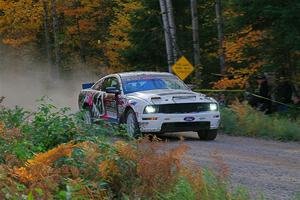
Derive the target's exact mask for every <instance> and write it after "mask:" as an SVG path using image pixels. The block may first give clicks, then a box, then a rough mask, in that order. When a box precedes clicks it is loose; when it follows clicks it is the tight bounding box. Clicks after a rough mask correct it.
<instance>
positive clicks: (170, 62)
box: [159, 0, 174, 73]
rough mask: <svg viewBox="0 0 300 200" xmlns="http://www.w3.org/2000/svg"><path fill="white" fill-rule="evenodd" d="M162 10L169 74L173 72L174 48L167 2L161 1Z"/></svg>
mask: <svg viewBox="0 0 300 200" xmlns="http://www.w3.org/2000/svg"><path fill="white" fill-rule="evenodd" d="M159 4H160V10H161V14H162V20H163V28H164V34H165V42H166V52H167V59H168V69H169V72H170V73H171V72H172V65H173V63H174V58H173V48H172V37H171V33H170V29H169V19H168V14H167V6H166V1H165V0H159Z"/></svg>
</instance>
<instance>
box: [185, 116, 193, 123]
mask: <svg viewBox="0 0 300 200" xmlns="http://www.w3.org/2000/svg"><path fill="white" fill-rule="evenodd" d="M194 120H195V117H185V118H184V121H187V122H192V121H194Z"/></svg>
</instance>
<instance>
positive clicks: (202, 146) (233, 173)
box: [162, 133, 300, 200]
mask: <svg viewBox="0 0 300 200" xmlns="http://www.w3.org/2000/svg"><path fill="white" fill-rule="evenodd" d="M179 135H183V136H184V138H185V141H184V143H185V144H187V145H188V146H189V147H190V150H189V152H188V155H189V156H191V158H192V159H193V160H194V162H196V163H197V164H199V165H201V166H202V167H213V166H214V165H215V164H214V161H213V160H214V159H213V156H212V155H213V154H217V155H218V156H220V157H221V158H222V159H223V161H224V162H225V163H226V165H228V167H229V173H230V175H229V177H230V181H231V184H232V186H233V187H237V186H242V187H246V188H248V190H249V191H250V194H251V196H252V197H253V198H254V199H256V198H258V196H259V194H264V196H265V197H266V198H267V199H276V200H277V199H279V200H285V199H294V198H295V196H296V194H297V193H300V143H292V142H289V143H283V142H275V141H270V140H262V139H254V138H247V137H232V136H226V135H219V136H218V137H217V139H216V140H215V141H211V142H205V141H199V140H198V139H197V137H196V134H195V133H180V134H175V133H172V134H167V135H166V136H163V137H162V139H167V140H168V141H169V143H168V146H169V145H170V146H173V145H176V144H177V143H178V142H179V140H178V139H177V138H178V136H179ZM298 198H299V197H298Z"/></svg>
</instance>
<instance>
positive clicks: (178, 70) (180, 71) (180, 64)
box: [172, 56, 194, 80]
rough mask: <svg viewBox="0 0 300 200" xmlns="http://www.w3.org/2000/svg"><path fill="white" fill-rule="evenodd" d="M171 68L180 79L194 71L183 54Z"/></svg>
mask: <svg viewBox="0 0 300 200" xmlns="http://www.w3.org/2000/svg"><path fill="white" fill-rule="evenodd" d="M172 70H173V72H174V73H175V74H176V75H177V76H178V77H179V78H180V79H181V80H185V79H186V78H187V77H188V76H189V75H190V74H191V73H192V72H193V71H194V67H193V65H192V64H191V63H190V62H189V61H188V60H187V59H186V58H185V57H184V56H182V57H181V58H179V60H178V61H177V62H176V63H175V64H174V65H173V66H172Z"/></svg>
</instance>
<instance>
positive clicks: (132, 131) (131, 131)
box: [125, 109, 141, 138]
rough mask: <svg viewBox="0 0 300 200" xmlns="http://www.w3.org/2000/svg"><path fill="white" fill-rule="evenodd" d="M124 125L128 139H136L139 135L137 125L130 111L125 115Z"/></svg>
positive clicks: (133, 114)
mask: <svg viewBox="0 0 300 200" xmlns="http://www.w3.org/2000/svg"><path fill="white" fill-rule="evenodd" d="M125 124H126V129H127V133H128V135H129V136H130V137H133V138H138V137H139V136H140V135H141V132H140V128H139V123H138V121H137V118H136V115H135V113H134V111H133V110H132V109H130V110H129V111H128V112H127V113H126V119H125Z"/></svg>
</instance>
